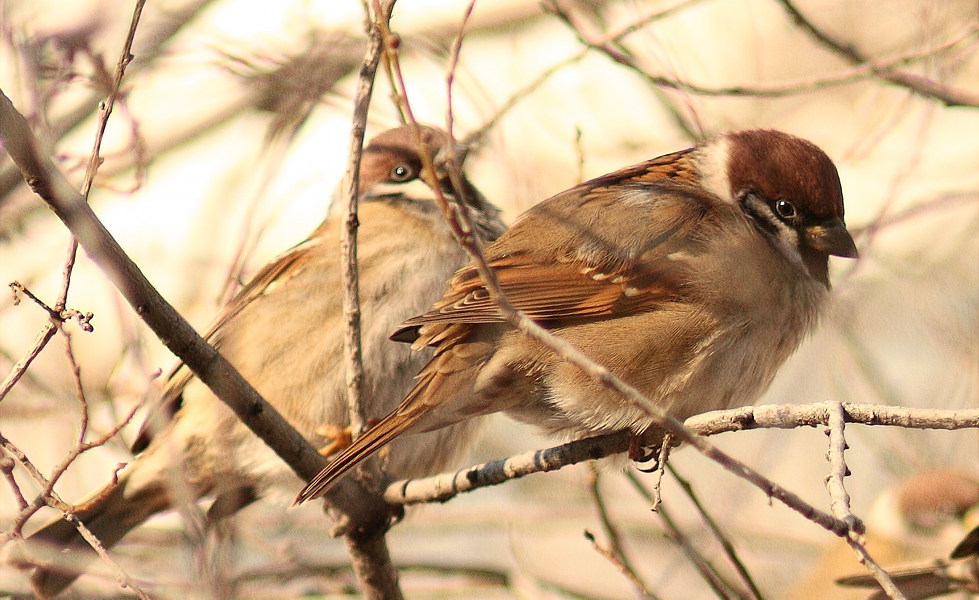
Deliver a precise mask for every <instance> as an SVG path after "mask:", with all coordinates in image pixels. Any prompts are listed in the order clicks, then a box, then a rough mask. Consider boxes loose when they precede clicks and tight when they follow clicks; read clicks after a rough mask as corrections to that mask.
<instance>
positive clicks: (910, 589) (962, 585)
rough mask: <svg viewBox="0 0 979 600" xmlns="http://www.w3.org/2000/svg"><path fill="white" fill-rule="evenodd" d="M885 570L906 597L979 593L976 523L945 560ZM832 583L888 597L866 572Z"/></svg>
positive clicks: (875, 599)
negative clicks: (872, 591)
mask: <svg viewBox="0 0 979 600" xmlns="http://www.w3.org/2000/svg"><path fill="white" fill-rule="evenodd" d="M885 570H886V571H887V573H888V575H889V576H890V578H891V581H893V582H894V585H895V587H897V589H899V590H901V593H902V594H904V597H905V598H906V599H907V600H928V599H930V598H976V597H977V595H979V527H976V528H974V529H972V531H970V532H969V533H968V534H966V536H965V538H963V539H962V541H961V542H959V543H958V545H957V546H956V547H955V548H954V549H953V550H952V553H951V554H950V555H949V557H948V559H947V560H946V559H939V560H932V561H930V562H928V563H927V564H918V565H912V566H905V567H899V568H890V567H886V568H885ZM836 583H837V584H838V585H841V586H844V587H850V588H863V589H864V590H866V589H868V588H869V589H874V588H876V589H877V590H880V591H877V592H874V593H873V594H871V595H870V596H869V597H868V600H887V598H888V597H889V596H888V595H887V594H885V593H884V591H883V590H881V588H880V585H879V584H878V583H877V581H876V580H875V579H874V578H873V577H872V576H870V575H863V574H862V575H853V576H850V577H842V578H840V579H837V580H836ZM866 593H867V592H866V591H864V592H863V594H866ZM838 596H839V595H838V594H837V595H836V596H834V598H836V597H838ZM861 597H863V596H861Z"/></svg>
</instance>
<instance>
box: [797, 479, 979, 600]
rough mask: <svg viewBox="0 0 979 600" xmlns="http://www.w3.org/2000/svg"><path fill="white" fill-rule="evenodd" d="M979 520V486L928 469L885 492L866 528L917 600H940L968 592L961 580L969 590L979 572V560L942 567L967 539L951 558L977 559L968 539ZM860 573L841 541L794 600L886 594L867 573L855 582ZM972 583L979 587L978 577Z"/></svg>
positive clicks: (802, 580)
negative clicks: (873, 591) (878, 591)
mask: <svg viewBox="0 0 979 600" xmlns="http://www.w3.org/2000/svg"><path fill="white" fill-rule="evenodd" d="M976 517H979V479H976V477H975V476H974V475H973V474H968V473H962V472H959V471H956V470H952V469H948V468H936V469H928V470H924V471H920V472H917V473H914V474H913V475H911V476H909V477H907V478H905V479H903V480H901V481H900V482H899V483H898V484H897V485H895V486H892V487H889V488H887V489H885V490H884V491H883V492H882V493H881V494H880V495H879V496H878V497H877V498H876V499H875V500H874V503H873V505H872V506H871V507H870V510H869V511H868V513H867V517H866V520H865V523H866V527H867V531H866V534H865V536H864V540H863V544H864V547H865V548H866V549H867V552H869V553H870V556H872V557H873V559H874V561H875V562H877V564H879V565H881V566H882V567H883V568H884V570H886V571H887V572H888V573H889V574H890V575H891V577H892V579H893V580H894V581H895V583H896V584H897V585H898V588H899V589H901V590H902V592H904V595H905V596H906V597H907V598H908V599H909V600H911V599H915V598H917V599H922V598H930V597H938V596H939V595H940V593H943V594H947V593H952V591H954V590H956V589H965V587H964V585H963V586H962V587H957V581H956V578H957V577H958V578H959V579H961V580H962V583H965V582H967V581H968V578H965V577H963V574H964V573H966V572H967V571H968V570H969V569H976V568H977V567H979V562H976V560H975V559H973V560H972V561H971V562H970V561H956V560H952V561H947V560H935V558H936V557H939V556H944V555H947V554H948V552H949V549H950V548H952V547H953V546H954V545H955V544H956V543H957V542H958V540H960V539H962V538H963V536H965V539H964V540H963V541H962V542H961V543H959V544H958V547H957V549H956V550H955V551H953V552H952V555H951V557H952V558H953V559H959V558H966V556H967V555H968V554H969V552H970V550H969V547H968V544H969V539H970V538H969V536H968V535H966V532H967V531H968V530H969V529H970V527H972V526H973V525H975V523H976V522H977V521H976V520H975V519H976ZM975 540H979V532H977V533H975V534H974V540H973V542H972V543H973V544H975V543H976V541H975ZM977 551H979V548H975V547H974V548H972V552H973V553H976V552H977ZM855 570H856V571H859V565H857V563H856V557H855V555H854V553H853V550H852V549H851V548H850V546H849V545H848V544H847V543H845V542H844V541H842V540H834V541H833V543H832V544H830V545H829V546H828V547H827V548H826V550H825V551H824V552H823V553H821V555H820V556H819V557H818V560H816V561H814V564H813V565H812V566H811V567H810V568H809V569H807V570H806V571H807V572H803V574H802V576H801V577H798V578H797V579H798V585H797V586H796V587H795V589H794V590H793V591H792V592H791V593H789V594H788V595H787V596H786V597H787V598H789V599H791V600H830V599H832V600H863V599H865V598H867V596H868V594H870V592H868V590H867V589H866V588H877V589H879V587H878V586H877V582H876V580H875V579H874V578H873V577H872V576H870V575H868V574H867V573H866V572H864V573H862V574H857V575H852V573H854V571H855ZM977 573H979V571H977ZM841 576H842V577H841ZM834 582H835V583H834ZM972 582H973V585H975V582H976V578H975V576H973V579H972ZM839 586H843V588H841V587H839ZM859 588H864V589H859ZM942 590H944V591H942ZM881 594H882V592H881ZM871 597H879V598H884V597H885V596H883V595H881V596H871Z"/></svg>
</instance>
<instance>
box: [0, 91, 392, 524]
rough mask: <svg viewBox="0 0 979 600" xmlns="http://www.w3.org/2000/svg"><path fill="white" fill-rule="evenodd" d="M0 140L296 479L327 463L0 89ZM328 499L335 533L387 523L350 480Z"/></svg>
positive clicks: (139, 306) (137, 304)
mask: <svg viewBox="0 0 979 600" xmlns="http://www.w3.org/2000/svg"><path fill="white" fill-rule="evenodd" d="M0 143H2V144H3V146H4V148H5V149H6V150H7V152H8V153H9V155H10V157H11V159H13V161H14V163H15V164H16V165H17V167H18V168H19V169H20V171H21V173H22V175H23V177H24V180H25V181H26V182H27V183H28V185H30V187H31V189H33V190H34V192H35V193H36V194H38V196H40V197H41V198H42V199H43V200H44V201H45V202H46V203H47V204H48V205H49V206H50V207H51V209H52V210H53V211H54V213H55V214H56V215H57V216H58V218H59V219H61V221H62V222H64V224H65V226H66V227H67V228H68V229H69V230H70V231H71V232H72V234H73V235H74V236H75V237H76V238H77V239H78V241H79V243H80V244H81V246H82V248H84V249H85V251H86V252H87V253H88V255H89V257H90V258H91V259H92V260H93V261H94V262H95V263H96V264H97V265H98V266H99V267H100V268H101V269H102V270H103V272H104V273H105V274H106V277H108V278H109V280H110V281H111V282H112V283H113V285H115V286H116V288H117V289H118V290H119V291H120V293H121V294H122V295H123V296H124V297H125V299H126V301H127V302H129V304H130V305H131V306H132V307H133V309H134V310H135V311H136V313H137V314H139V316H140V317H141V318H142V319H143V321H144V322H145V323H146V324H147V325H148V326H149V327H150V329H152V330H153V332H154V333H155V334H156V335H157V336H158V337H159V338H160V340H161V341H162V342H163V344H164V345H165V346H166V347H167V348H169V349H170V351H171V352H173V353H174V354H175V355H177V356H178V357H179V358H180V359H181V360H182V361H183V362H184V363H185V364H186V365H187V366H188V367H189V368H190V369H191V371H193V372H194V374H195V375H197V377H199V378H200V380H201V381H202V382H204V383H205V384H206V385H207V386H208V387H209V388H210V389H211V390H212V391H213V392H214V394H215V395H216V396H217V397H218V398H220V399H221V400H222V401H223V402H225V403H226V404H227V405H228V406H229V407H230V408H231V409H232V410H233V411H234V412H235V413H236V414H237V415H238V417H239V418H240V419H241V420H242V422H243V423H245V425H246V426H248V428H249V429H251V430H252V431H253V432H254V433H255V434H256V435H258V436H259V437H260V438H262V440H263V441H265V443H266V444H268V445H269V447H270V448H272V449H273V450H274V451H275V452H276V453H277V454H278V455H279V456H280V457H281V458H282V459H283V460H284V461H285V462H286V463H287V464H288V465H289V466H290V467H291V468H292V469H293V470H294V471H295V472H296V473H297V474H298V475H299V476H300V477H301V478H303V479H309V478H312V477H313V476H315V475H316V474H317V473H318V472H319V471H320V470H321V469H322V468H323V467H325V466H326V459H325V458H323V457H322V456H320V455H319V454H318V453H317V452H316V450H315V449H314V448H313V447H312V446H311V445H310V444H309V443H308V442H307V441H306V440H305V439H304V438H303V437H302V436H301V435H300V434H299V433H298V432H297V431H296V430H295V429H293V428H292V427H291V426H290V425H289V424H288V422H286V420H285V419H284V418H283V417H282V415H281V414H279V412H278V411H276V410H275V409H274V408H273V407H272V406H271V405H270V404H269V403H268V402H266V401H265V400H264V399H263V398H262V397H261V396H260V395H259V394H258V392H256V391H255V390H254V389H253V388H252V387H251V386H250V385H249V384H248V382H246V381H245V380H244V378H242V376H241V375H240V374H239V373H238V372H237V371H236V370H235V369H234V368H233V367H232V366H231V364H230V363H229V362H228V361H227V360H225V359H224V358H223V357H222V356H221V355H220V354H218V352H217V351H216V350H215V349H214V348H213V347H211V346H210V345H209V344H208V343H207V342H205V341H204V340H203V339H202V338H201V337H200V336H199V335H198V334H197V332H196V331H194V329H193V327H191V325H190V324H189V323H188V322H187V321H186V320H185V319H184V318H183V317H182V316H181V315H180V314H179V313H178V312H177V311H176V310H175V309H174V308H173V306H171V305H170V304H169V303H168V302H167V301H166V300H164V299H163V297H162V296H160V294H159V292H157V291H156V290H155V289H154V288H153V287H152V285H151V284H150V283H149V281H148V280H147V279H146V277H145V276H144V275H143V273H142V272H141V271H140V270H139V267H137V266H136V264H135V263H133V262H132V259H130V258H129V256H127V255H126V253H125V252H124V251H123V249H122V248H121V247H120V246H119V243H118V242H116V240H115V239H114V238H113V237H112V235H111V234H110V233H109V231H108V230H107V229H106V228H105V226H104V225H103V224H102V222H101V221H99V219H98V217H97V216H96V215H95V213H94V212H93V211H92V208H91V207H90V206H89V205H88V204H87V203H86V202H85V199H84V198H83V197H82V196H81V195H80V194H79V193H78V192H77V191H76V190H75V189H74V188H73V187H72V186H71V184H70V183H68V181H67V180H66V179H65V178H64V176H63V175H62V174H61V173H60V172H59V171H58V169H57V168H56V167H55V166H54V164H53V163H52V162H51V160H50V159H49V158H47V157H46V156H44V155H42V153H41V152H40V150H39V145H38V143H37V140H36V139H35V137H34V135H33V133H32V132H31V130H30V127H29V125H28V124H27V121H26V120H25V119H24V117H23V115H21V114H20V113H19V112H18V111H17V110H16V109H15V108H14V106H13V104H12V103H11V102H10V99H9V98H8V97H7V96H6V94H4V93H3V92H2V90H0ZM328 501H329V502H330V503H331V504H332V505H333V506H335V507H336V508H337V509H338V510H339V511H341V512H342V513H343V514H344V515H345V516H346V517H347V518H346V519H342V520H341V522H340V523H338V531H340V532H344V531H347V530H349V529H350V527H352V522H356V523H358V528H359V529H361V530H364V529H370V528H382V527H385V526H386V524H387V516H386V515H387V510H386V509H385V507H384V506H383V502H382V501H381V500H380V499H378V498H375V497H371V496H369V495H368V494H366V493H365V492H363V491H361V490H359V489H358V488H357V486H356V485H355V484H354V482H351V481H345V482H343V483H342V484H341V485H339V486H337V487H336V488H335V489H334V491H333V492H331V493H330V494H328ZM380 515H384V517H383V518H382V517H381V516H380Z"/></svg>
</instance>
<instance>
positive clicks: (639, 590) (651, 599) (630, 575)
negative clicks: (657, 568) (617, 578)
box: [585, 529, 659, 600]
mask: <svg viewBox="0 0 979 600" xmlns="http://www.w3.org/2000/svg"><path fill="white" fill-rule="evenodd" d="M585 539H586V540H588V541H589V542H591V545H592V548H594V549H595V552H598V553H599V554H601V555H602V556H603V557H605V559H606V560H608V561H609V562H610V563H612V564H613V565H614V566H615V568H616V569H617V570H618V571H619V573H622V574H623V575H625V578H626V579H628V580H629V583H631V584H632V587H633V588H634V589H635V591H636V595H637V597H638V598H642V599H643V600H659V596H655V595H653V594H652V593H651V592H650V591H649V590H648V589H646V585H645V584H644V583H643V582H642V580H641V579H639V576H638V575H637V574H636V572H635V571H634V570H633V569H632V567H630V566H629V565H628V564H626V563H625V562H624V559H625V557H624V556H622V554H620V553H618V552H616V550H615V549H614V548H604V547H603V546H602V545H601V544H599V543H598V540H596V539H595V534H593V533H592V532H590V531H588V530H587V529H586V530H585Z"/></svg>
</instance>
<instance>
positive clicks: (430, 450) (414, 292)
mask: <svg viewBox="0 0 979 600" xmlns="http://www.w3.org/2000/svg"><path fill="white" fill-rule="evenodd" d="M419 133H420V136H421V140H422V142H423V144H424V148H425V152H427V153H428V155H429V157H430V158H431V160H432V163H433V164H434V167H435V171H436V174H437V180H433V179H431V178H430V177H428V176H427V175H426V172H424V171H423V170H422V161H421V155H420V154H419V145H418V144H417V143H416V137H415V134H414V133H413V132H412V129H411V127H410V126H403V127H400V128H397V129H393V130H390V131H386V132H384V133H382V134H380V135H378V136H377V137H375V138H374V139H373V140H372V141H371V142H370V143H369V144H368V145H367V146H366V147H365V148H364V151H363V158H362V160H361V164H360V176H359V180H358V182H359V190H360V193H359V197H358V200H359V210H358V219H359V221H360V228H359V232H358V247H359V252H358V266H359V280H360V300H361V312H362V315H363V317H362V320H361V327H362V332H361V335H362V339H361V342H362V350H363V363H364V384H363V395H364V398H363V401H364V403H365V404H366V406H368V407H369V409H370V411H371V413H372V414H369V415H368V417H370V418H380V417H382V416H383V415H384V414H386V413H388V412H390V411H391V410H392V409H393V408H394V407H395V406H397V404H398V402H399V401H400V399H401V398H402V397H403V396H404V394H405V393H406V392H407V391H408V390H409V389H410V388H411V385H412V376H413V375H414V374H415V373H416V372H417V371H418V370H419V369H420V368H421V367H422V366H424V365H425V363H426V361H427V360H428V359H429V358H430V357H431V352H429V353H428V356H426V355H425V354H424V353H421V354H420V353H416V352H412V351H411V350H410V348H408V347H407V346H405V345H403V344H395V343H392V342H390V341H389V340H388V339H387V338H388V333H389V332H390V330H391V329H392V328H393V327H394V326H396V325H397V324H398V323H401V322H402V321H403V320H404V319H406V318H408V317H410V316H412V315H415V314H418V313H419V312H421V311H423V310H425V309H426V308H427V307H428V306H430V305H431V303H432V302H434V301H435V300H437V299H438V291H439V290H440V289H441V286H442V285H443V283H444V282H445V280H446V279H447V278H448V277H450V276H451V275H452V274H453V273H454V272H455V271H456V270H457V269H459V268H460V267H462V266H463V265H465V263H466V255H465V252H464V251H463V250H462V248H461V247H460V246H459V244H458V243H457V242H456V241H455V239H454V238H453V237H452V234H451V231H450V229H449V226H448V224H447V223H446V221H445V219H444V217H443V215H442V212H441V210H440V209H439V207H438V206H437V204H436V202H435V193H434V188H435V187H436V186H438V188H439V189H441V190H442V192H443V194H444V195H445V197H446V198H447V199H448V200H449V201H452V202H455V203H457V205H460V206H464V207H466V208H467V209H468V213H469V215H470V217H471V219H472V221H473V223H474V231H475V232H476V234H477V237H478V239H481V240H485V241H489V240H493V239H496V238H497V237H498V236H499V235H500V233H502V232H503V230H504V226H503V223H502V221H501V220H500V216H499V211H498V210H497V209H496V208H495V207H494V206H493V205H492V204H490V203H489V202H487V201H486V200H485V198H483V196H482V195H481V194H480V193H479V192H478V190H476V188H475V187H473V186H472V184H471V183H469V182H468V181H467V180H466V179H465V178H463V179H462V186H461V187H462V189H461V190H460V193H455V192H454V191H453V188H452V187H451V184H450V182H449V174H448V172H447V170H446V168H447V164H448V161H449V159H450V158H453V159H454V162H455V163H456V164H461V159H462V158H463V157H462V154H461V153H460V152H459V151H457V150H456V149H455V148H454V146H453V145H452V144H451V141H450V139H449V137H448V135H447V134H446V133H445V132H443V131H441V130H438V129H436V128H433V127H428V126H420V128H419ZM336 204H339V203H337V202H335V203H334V207H333V208H331V210H330V212H329V213H328V215H327V218H326V219H325V221H323V222H322V223H321V224H320V225H319V226H318V227H317V228H316V229H315V230H314V231H313V232H312V234H311V235H310V236H309V238H308V239H306V240H305V241H303V242H301V243H300V244H298V245H296V246H294V247H293V248H291V249H290V250H288V251H286V252H285V253H283V254H282V255H280V256H278V257H277V258H275V259H274V260H272V262H270V263H269V264H268V265H266V266H265V267H264V268H262V269H261V270H260V271H259V272H258V273H257V274H256V275H255V276H254V278H253V279H252V280H251V281H250V282H248V283H247V284H246V285H245V286H244V287H243V288H242V289H241V290H240V291H239V292H238V294H237V295H236V296H235V297H234V298H233V299H232V300H231V301H230V302H229V303H228V304H227V305H226V306H225V307H224V309H223V310H222V311H221V313H220V314H219V316H218V317H217V319H216V322H215V323H214V325H213V327H212V328H211V330H210V332H209V333H208V335H207V339H208V340H209V341H210V342H211V343H212V344H213V345H214V346H215V347H216V348H217V349H218V351H220V352H221V354H222V355H224V356H225V357H226V358H227V359H228V360H229V361H230V362H231V363H232V364H233V365H234V366H235V367H236V368H237V369H238V371H239V372H241V374H242V375H243V376H244V377H245V378H246V379H247V380H248V381H249V382H250V383H251V384H252V385H253V386H254V387H255V389H256V390H257V391H258V392H259V393H260V394H261V395H262V396H263V397H264V398H265V399H266V400H268V401H269V402H270V403H271V404H272V405H273V406H275V408H276V409H277V410H279V411H280V412H281V413H282V414H283V416H285V418H286V419H287V420H289V422H290V423H291V424H292V425H293V426H294V427H296V428H297V429H298V430H299V431H300V432H301V433H302V434H303V435H304V436H306V437H307V438H308V439H309V440H311V441H312V442H313V443H314V444H318V443H319V442H321V441H324V440H323V439H322V438H321V437H319V436H318V435H317V433H316V432H317V431H318V430H321V429H322V428H324V426H333V428H334V429H340V428H343V427H344V426H345V425H346V424H347V423H348V413H347V411H348V409H347V399H346V384H345V378H344V365H343V360H342V359H343V331H344V317H343V314H342V308H341V290H342V283H341V264H340V252H339V242H340V229H341V227H342V226H343V218H342V217H343V215H342V214H341V211H340V210H338V209H337V208H336V207H335V205H336ZM147 423H148V425H146V426H144V429H143V431H142V432H141V433H140V434H139V436H138V438H137V440H136V442H135V444H134V446H133V451H134V452H135V453H138V457H137V458H136V460H135V461H134V462H133V463H132V464H131V465H130V466H129V467H128V468H127V469H126V470H125V471H123V472H122V474H121V475H120V477H119V479H118V482H117V483H110V484H109V485H107V486H105V488H103V489H102V490H100V491H98V492H96V493H95V494H93V496H92V497H91V499H90V500H89V501H85V502H82V503H81V504H80V506H81V507H83V508H81V509H80V510H78V511H77V512H76V513H75V515H76V516H77V517H78V518H79V519H81V520H82V521H83V522H84V523H85V524H86V525H87V526H88V527H89V528H90V529H91V530H92V531H93V532H94V533H95V534H96V536H97V537H98V538H99V539H100V540H101V541H102V543H103V544H104V545H105V546H107V547H108V546H111V545H113V544H115V543H116V542H118V541H119V540H120V539H121V538H122V537H123V536H124V535H126V533H128V532H129V531H130V530H132V529H133V528H135V527H136V526H138V525H139V524H141V523H142V522H143V521H145V520H146V519H148V518H149V517H150V516H152V515H154V514H156V513H159V512H163V511H166V510H169V509H172V508H176V507H178V506H180V504H181V502H188V501H190V502H192V501H194V500H196V499H199V498H203V497H214V498H215V501H214V504H213V505H212V507H211V509H210V512H209V514H208V516H209V517H211V518H212V519H216V518H220V517H222V516H226V515H227V514H230V513H233V512H235V511H236V510H238V509H239V508H241V507H242V506H244V505H245V504H248V503H250V502H251V501H252V500H254V499H256V498H258V497H260V496H262V495H263V494H264V493H266V491H268V490H270V489H272V488H276V487H281V488H282V489H287V490H290V489H291V490H294V489H295V488H296V487H297V482H298V479H297V478H296V476H295V475H294V474H293V473H292V471H291V470H289V469H288V467H287V466H286V465H285V464H284V463H283V462H282V461H281V460H280V459H279V458H278V457H277V456H276V455H275V454H274V453H273V452H272V451H271V450H270V449H269V448H268V447H266V446H265V445H264V443H262V442H261V440H259V439H258V438H257V437H255V436H254V435H253V434H252V433H251V432H250V431H248V430H247V429H246V428H245V427H244V426H243V425H242V424H241V423H240V422H239V421H238V420H237V418H236V417H235V416H234V414H233V413H232V412H231V411H230V410H229V409H228V408H227V407H226V406H225V405H224V404H223V403H222V402H220V401H219V400H218V399H217V398H215V397H214V396H213V395H212V394H211V392H210V390H208V388H207V387H205V386H204V385H203V384H202V383H201V382H200V381H199V380H197V379H196V378H195V377H194V375H193V374H192V373H191V372H190V371H189V370H188V369H187V368H186V367H184V366H182V365H178V366H177V367H176V369H175V370H174V371H173V373H172V374H171V376H170V378H169V380H168V383H167V384H166V386H165V388H164V389H163V391H162V397H161V400H160V402H159V406H158V407H157V408H156V409H155V411H153V413H152V414H151V415H150V417H148V419H147ZM327 428H329V427H327ZM474 434H475V424H469V423H460V424H459V425H457V426H454V427H451V428H447V429H443V430H440V431H438V432H434V433H433V434H431V435H427V436H419V437H415V438H406V439H405V440H404V441H403V443H401V444H400V445H396V446H393V447H392V452H391V454H390V456H389V457H388V458H387V459H386V460H385V461H383V463H382V465H381V471H382V475H383V476H384V478H385V479H388V480H395V479H403V478H405V477H417V476H422V475H427V474H431V473H434V472H437V471H439V470H441V469H444V468H446V467H447V466H448V465H450V464H451V463H452V462H453V461H454V460H456V458H457V457H459V455H460V454H461V453H462V452H463V451H464V450H465V449H466V448H467V446H468V444H469V441H470V440H471V439H472V437H473V435H474ZM325 441H329V440H325ZM25 545H26V547H27V548H28V549H37V548H47V549H48V552H47V556H48V557H52V556H53V557H55V558H56V559H57V560H56V561H54V562H53V564H43V562H42V566H40V567H38V568H37V569H35V571H34V573H33V576H32V585H33V586H34V589H35V591H36V592H37V593H39V595H43V596H44V597H48V596H51V595H54V594H57V593H58V592H59V591H60V590H62V589H64V588H65V587H67V586H68V585H70V583H71V582H72V581H73V580H74V579H75V578H76V577H77V576H78V574H79V573H78V572H77V571H78V568H79V565H84V564H85V563H86V562H87V561H88V560H91V559H92V558H94V556H95V555H94V552H93V551H92V550H91V548H90V547H89V546H88V544H87V543H85V542H84V541H83V540H82V539H81V537H80V536H79V534H78V533H77V530H76V529H75V527H74V526H73V525H71V524H70V523H68V522H67V521H65V520H58V521H55V522H53V523H51V524H50V525H48V526H46V527H44V528H43V529H41V530H40V531H38V532H37V533H35V534H34V535H32V536H31V537H30V538H29V539H27V540H26V544H25ZM66 550H70V552H68V553H67V555H68V556H67V557H66V556H65V554H66V552H65V551H66ZM66 558H68V559H75V560H72V564H73V565H74V568H73V569H72V568H68V569H65V568H63V566H62V565H61V564H59V563H61V562H63V561H64V560H65V559H66ZM34 564H37V562H35V563H34Z"/></svg>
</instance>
